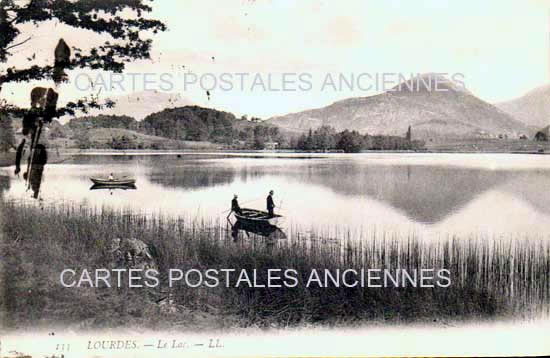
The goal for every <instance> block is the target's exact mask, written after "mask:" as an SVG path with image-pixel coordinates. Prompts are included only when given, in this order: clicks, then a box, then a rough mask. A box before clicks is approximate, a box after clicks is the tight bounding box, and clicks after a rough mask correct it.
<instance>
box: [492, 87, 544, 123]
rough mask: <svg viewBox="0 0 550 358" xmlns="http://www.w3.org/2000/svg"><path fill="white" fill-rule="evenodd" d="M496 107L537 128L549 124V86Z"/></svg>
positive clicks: (498, 104)
mask: <svg viewBox="0 0 550 358" xmlns="http://www.w3.org/2000/svg"><path fill="white" fill-rule="evenodd" d="M496 106H497V107H498V108H500V109H501V110H503V111H504V112H506V113H508V114H510V115H511V116H512V117H514V118H515V119H517V120H519V121H521V122H523V123H525V124H527V125H530V126H534V127H537V128H539V129H540V128H542V127H544V126H547V125H548V124H550V85H546V86H542V87H539V88H536V89H534V90H532V91H530V92H528V93H527V94H525V95H524V96H522V97H520V98H516V99H514V100H511V101H507V102H501V103H497V104H496Z"/></svg>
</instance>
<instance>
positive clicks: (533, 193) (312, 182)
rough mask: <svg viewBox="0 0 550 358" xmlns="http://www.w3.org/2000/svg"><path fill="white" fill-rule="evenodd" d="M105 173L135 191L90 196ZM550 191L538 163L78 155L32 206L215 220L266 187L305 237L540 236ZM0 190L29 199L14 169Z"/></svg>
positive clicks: (514, 159)
mask: <svg viewBox="0 0 550 358" xmlns="http://www.w3.org/2000/svg"><path fill="white" fill-rule="evenodd" d="M24 170H25V168H24V167H23V171H24ZM110 172H113V173H115V175H117V176H123V175H129V176H133V177H135V178H136V179H137V183H136V185H137V190H128V191H122V190H116V191H112V192H110V191H105V190H94V191H91V190H89V189H90V187H91V184H92V183H91V182H90V179H89V178H90V177H93V176H100V177H101V176H107V175H108V174H109V173H110ZM549 184H550V157H548V156H544V155H503V154H499V155H493V154H491V155H485V154H358V155H326V156H319V157H314V158H305V157H303V156H300V155H286V156H282V157H281V156H275V155H265V156H262V155H250V156H242V155H223V156H222V155H212V154H204V155H198V154H192V155H190V154H182V155H181V157H180V158H178V157H177V156H176V155H132V156H122V155H82V156H76V157H73V159H71V160H69V161H66V162H64V163H63V164H48V165H47V166H46V168H45V170H44V177H43V182H42V186H41V190H40V198H41V199H42V200H43V202H44V203H60V202H74V203H78V204H83V205H87V206H97V207H112V208H132V209H134V210H136V211H140V212H143V213H162V214H166V215H174V216H175V215H178V216H185V217H199V218H200V217H206V218H210V219H217V218H225V216H226V215H227V211H226V210H227V209H228V208H229V206H230V201H231V199H232V197H233V194H234V193H236V194H238V195H239V200H240V202H241V206H243V207H252V208H258V209H265V197H266V195H267V193H268V191H269V190H270V189H273V190H275V202H276V204H277V205H278V207H279V208H278V209H279V212H280V213H281V214H283V215H285V217H286V226H287V227H288V226H290V225H292V226H296V227H298V228H300V229H301V230H304V231H308V230H310V229H313V228H314V229H321V230H329V231H330V232H334V231H336V230H338V231H339V232H340V234H341V233H346V234H348V233H349V234H350V235H351V236H360V235H361V234H359V233H362V235H363V236H370V235H393V234H395V233H399V234H403V233H405V234H415V235H419V236H422V237H430V236H436V237H441V236H447V235H455V234H456V235H461V236H469V235H476V236H480V235H482V236H485V235H486V236H488V237H493V236H496V237H511V236H515V237H517V236H523V235H529V236H535V237H537V238H541V239H542V238H544V239H546V238H548V234H547V233H548V228H549V227H550V185H549ZM0 189H1V190H2V191H3V195H4V197H6V198H12V199H22V200H26V201H29V202H37V200H35V199H33V198H32V192H31V191H27V190H26V186H25V183H24V181H23V179H22V177H15V176H14V175H13V168H4V169H0Z"/></svg>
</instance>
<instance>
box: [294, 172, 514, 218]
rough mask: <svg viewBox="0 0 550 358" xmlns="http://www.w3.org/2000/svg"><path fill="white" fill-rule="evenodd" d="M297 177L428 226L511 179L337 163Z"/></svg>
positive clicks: (496, 174) (497, 175) (503, 175)
mask: <svg viewBox="0 0 550 358" xmlns="http://www.w3.org/2000/svg"><path fill="white" fill-rule="evenodd" d="M301 176H302V178H303V179H302V180H307V181H309V182H311V183H315V184H318V185H322V186H325V187H328V188H330V189H331V190H333V191H334V192H336V193H339V194H343V195H347V196H367V197H370V198H372V199H375V200H378V201H381V202H383V203H385V204H387V205H390V206H391V207H393V208H394V209H396V210H399V211H401V212H403V213H404V214H405V215H406V216H407V217H409V218H410V219H411V220H413V221H416V222H421V223H428V224H433V223H437V222H440V221H441V220H444V219H445V218H446V217H448V216H449V215H451V214H452V213H454V212H456V211H459V210H460V208H462V207H464V206H466V205H467V204H468V203H469V202H471V201H472V200H473V199H474V198H476V197H478V196H479V195H480V194H481V193H483V192H485V191H487V190H490V189H492V188H495V187H497V186H499V185H501V184H502V183H504V182H506V181H508V180H510V178H511V177H513V176H514V175H513V174H512V173H511V172H505V171H502V172H501V171H488V170H481V169H469V168H456V167H434V166H410V165H398V166H386V165H349V164H342V165H333V166H331V167H330V168H325V169H322V168H320V169H319V170H314V169H313V170H312V168H309V170H307V171H305V172H304V173H303V174H302V175H301Z"/></svg>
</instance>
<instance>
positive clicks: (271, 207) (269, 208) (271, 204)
mask: <svg viewBox="0 0 550 358" xmlns="http://www.w3.org/2000/svg"><path fill="white" fill-rule="evenodd" d="M273 194H274V193H273V190H271V191H270V192H269V195H268V196H267V211H268V212H269V216H271V217H274V216H275V213H274V212H273V210H274V209H275V203H274V202H273Z"/></svg>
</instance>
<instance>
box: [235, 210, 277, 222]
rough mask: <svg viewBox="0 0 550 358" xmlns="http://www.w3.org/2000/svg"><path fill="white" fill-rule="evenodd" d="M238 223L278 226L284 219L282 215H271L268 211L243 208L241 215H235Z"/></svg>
mask: <svg viewBox="0 0 550 358" xmlns="http://www.w3.org/2000/svg"><path fill="white" fill-rule="evenodd" d="M235 217H236V218H237V220H238V221H241V222H244V223H247V224H254V225H266V224H267V225H277V224H278V223H279V222H280V221H281V220H282V218H283V216H282V215H277V214H275V215H274V216H271V215H269V213H268V212H266V211H261V210H256V209H247V208H241V212H240V213H235Z"/></svg>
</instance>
